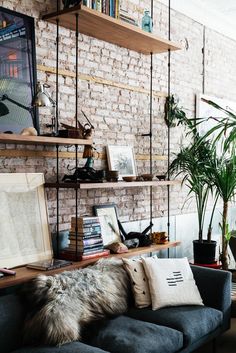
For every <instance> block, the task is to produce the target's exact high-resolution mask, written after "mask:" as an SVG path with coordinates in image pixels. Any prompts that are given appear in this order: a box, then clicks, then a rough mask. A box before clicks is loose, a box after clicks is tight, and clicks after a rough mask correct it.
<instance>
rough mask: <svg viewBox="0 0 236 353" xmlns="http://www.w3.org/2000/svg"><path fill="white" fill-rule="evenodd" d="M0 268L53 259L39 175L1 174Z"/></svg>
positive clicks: (42, 184)
mask: <svg viewBox="0 0 236 353" xmlns="http://www.w3.org/2000/svg"><path fill="white" fill-rule="evenodd" d="M0 244H1V245H0V268H1V267H8V268H11V267H15V266H20V265H25V264H27V263H29V262H34V261H38V260H48V259H51V258H52V250H51V243H50V234H49V225H48V212H47V205H46V198H45V191H44V175H43V174H42V173H2V174H0Z"/></svg>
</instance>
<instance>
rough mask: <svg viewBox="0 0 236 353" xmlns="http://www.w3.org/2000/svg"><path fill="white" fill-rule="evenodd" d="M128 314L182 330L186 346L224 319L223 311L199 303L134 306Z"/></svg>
mask: <svg viewBox="0 0 236 353" xmlns="http://www.w3.org/2000/svg"><path fill="white" fill-rule="evenodd" d="M126 315H127V316H129V317H132V318H134V319H138V320H143V321H145V322H151V323H155V324H157V325H163V326H168V327H171V328H173V329H175V330H178V331H181V332H182V333H183V335H184V345H185V346H186V345H188V344H191V343H194V342H195V341H197V340H199V339H200V338H201V337H203V336H205V335H207V334H208V333H210V332H212V331H214V330H215V329H216V328H217V327H218V326H220V325H221V323H222V319H223V314H222V312H221V311H219V310H216V309H213V308H209V307H205V306H197V305H194V306H189V305H186V306H177V307H169V308H162V309H159V310H156V311H153V310H152V309H151V308H144V309H136V308H132V309H129V311H128V312H127V313H126Z"/></svg>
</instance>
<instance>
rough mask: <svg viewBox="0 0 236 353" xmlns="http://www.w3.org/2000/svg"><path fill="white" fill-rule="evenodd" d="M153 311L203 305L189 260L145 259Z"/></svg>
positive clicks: (144, 263)
mask: <svg viewBox="0 0 236 353" xmlns="http://www.w3.org/2000/svg"><path fill="white" fill-rule="evenodd" d="M142 261H143V265H144V269H145V272H146V275H147V277H148V282H149V288H150V293H151V299H152V309H153V310H156V309H160V308H162V307H165V306H177V305H203V302H202V298H201V295H200V293H199V290H198V288H197V286H196V283H195V280H194V278H193V273H192V270H191V268H190V265H189V263H188V260H187V258H181V259H158V258H152V257H148V258H143V259H142Z"/></svg>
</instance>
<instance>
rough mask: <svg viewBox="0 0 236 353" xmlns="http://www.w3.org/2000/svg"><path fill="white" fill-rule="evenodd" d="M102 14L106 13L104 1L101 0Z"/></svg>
mask: <svg viewBox="0 0 236 353" xmlns="http://www.w3.org/2000/svg"><path fill="white" fill-rule="evenodd" d="M102 13H106V0H102Z"/></svg>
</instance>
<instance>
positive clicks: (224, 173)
mask: <svg viewBox="0 0 236 353" xmlns="http://www.w3.org/2000/svg"><path fill="white" fill-rule="evenodd" d="M203 101H205V102H206V103H208V104H210V105H212V106H213V107H214V108H216V109H218V110H219V111H222V112H224V113H225V116H224V117H222V118H217V119H216V118H213V117H211V118H209V119H214V120H217V124H216V125H215V126H214V127H213V128H212V129H210V130H209V131H208V132H207V133H206V134H205V135H204V136H202V137H201V141H200V144H205V142H206V140H207V139H208V138H209V137H211V136H212V134H213V133H214V137H213V138H212V144H213V145H216V143H217V142H218V148H217V149H216V148H215V153H214V154H215V156H214V158H212V160H211V163H208V165H207V169H206V177H207V182H208V183H209V184H211V185H213V187H214V189H215V193H216V195H217V197H219V198H221V199H222V201H223V210H222V220H221V223H220V227H221V233H222V241H221V243H222V244H221V253H220V260H221V262H222V268H223V269H225V270H227V269H228V262H229V257H228V245H229V241H230V238H231V236H232V235H233V231H230V229H229V223H228V208H229V202H230V201H232V200H233V199H234V196H235V194H236V155H235V143H236V142H235V141H236V114H234V113H233V112H232V111H230V110H227V109H224V108H222V107H221V106H219V105H218V104H216V103H214V102H212V101H210V100H206V99H203ZM220 147H221V150H220V151H219V149H220ZM216 150H218V153H217V152H216Z"/></svg>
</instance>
